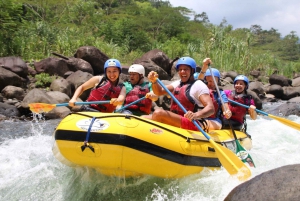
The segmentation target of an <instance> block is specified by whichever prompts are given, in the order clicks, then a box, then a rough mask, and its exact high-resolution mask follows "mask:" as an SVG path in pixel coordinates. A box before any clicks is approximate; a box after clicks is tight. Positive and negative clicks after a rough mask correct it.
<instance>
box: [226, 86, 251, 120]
mask: <svg viewBox="0 0 300 201" xmlns="http://www.w3.org/2000/svg"><path fill="white" fill-rule="evenodd" d="M227 97H228V99H230V100H234V101H235V102H238V103H241V104H244V105H248V106H250V105H251V99H252V96H251V95H247V94H240V95H238V94H236V93H235V91H231V93H230V94H229V95H228V96H227ZM228 106H229V109H230V111H231V112H232V116H231V119H233V120H236V121H238V122H241V123H243V122H244V120H245V116H246V114H247V109H246V108H244V107H241V106H238V105H236V104H234V103H228Z"/></svg>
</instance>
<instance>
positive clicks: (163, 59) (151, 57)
mask: <svg viewBox="0 0 300 201" xmlns="http://www.w3.org/2000/svg"><path fill="white" fill-rule="evenodd" d="M151 61H152V62H151ZM144 62H145V63H154V64H155V65H156V66H159V67H160V68H162V69H163V70H164V71H165V72H166V73H167V74H169V75H171V67H172V65H171V64H170V59H169V58H168V56H167V55H166V54H165V53H164V52H163V51H161V50H159V49H154V50H150V51H149V52H146V53H145V54H144V55H143V56H142V57H141V58H138V59H136V60H135V61H134V62H133V63H134V64H142V63H144Z"/></svg>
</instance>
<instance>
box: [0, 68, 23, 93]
mask: <svg viewBox="0 0 300 201" xmlns="http://www.w3.org/2000/svg"><path fill="white" fill-rule="evenodd" d="M26 84H27V81H26V79H24V78H22V77H20V76H19V75H17V74H16V73H13V72H12V71H9V70H7V69H5V68H3V67H0V91H2V89H4V88H5V87H6V86H8V85H11V86H16V87H22V88H25V86H26Z"/></svg>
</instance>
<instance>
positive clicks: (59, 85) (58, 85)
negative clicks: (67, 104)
mask: <svg viewBox="0 0 300 201" xmlns="http://www.w3.org/2000/svg"><path fill="white" fill-rule="evenodd" d="M50 90H51V91H59V92H62V93H65V94H67V95H68V96H69V97H72V95H73V92H74V91H75V89H74V85H73V84H72V83H71V82H70V81H68V80H66V79H64V78H62V77H59V78H57V79H55V80H54V81H52V83H51V85H50Z"/></svg>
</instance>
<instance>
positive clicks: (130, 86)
mask: <svg viewBox="0 0 300 201" xmlns="http://www.w3.org/2000/svg"><path fill="white" fill-rule="evenodd" d="M128 73H129V76H130V77H129V79H130V80H129V81H128V82H124V86H125V88H126V97H125V101H124V104H123V107H124V106H126V105H129V104H130V103H132V102H134V101H136V100H138V99H140V98H142V97H146V99H144V100H141V101H140V102H137V103H136V104H133V105H131V106H129V107H127V108H126V109H125V110H123V111H121V113H125V114H133V115H136V116H142V115H148V114H150V113H151V108H152V101H156V100H157V99H158V96H157V95H155V94H154V93H153V91H152V84H151V83H149V82H146V81H144V78H145V68H144V66H142V65H140V64H133V65H131V66H130V67H129V69H128Z"/></svg>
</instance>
